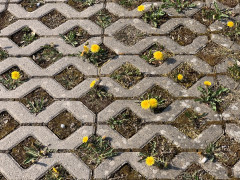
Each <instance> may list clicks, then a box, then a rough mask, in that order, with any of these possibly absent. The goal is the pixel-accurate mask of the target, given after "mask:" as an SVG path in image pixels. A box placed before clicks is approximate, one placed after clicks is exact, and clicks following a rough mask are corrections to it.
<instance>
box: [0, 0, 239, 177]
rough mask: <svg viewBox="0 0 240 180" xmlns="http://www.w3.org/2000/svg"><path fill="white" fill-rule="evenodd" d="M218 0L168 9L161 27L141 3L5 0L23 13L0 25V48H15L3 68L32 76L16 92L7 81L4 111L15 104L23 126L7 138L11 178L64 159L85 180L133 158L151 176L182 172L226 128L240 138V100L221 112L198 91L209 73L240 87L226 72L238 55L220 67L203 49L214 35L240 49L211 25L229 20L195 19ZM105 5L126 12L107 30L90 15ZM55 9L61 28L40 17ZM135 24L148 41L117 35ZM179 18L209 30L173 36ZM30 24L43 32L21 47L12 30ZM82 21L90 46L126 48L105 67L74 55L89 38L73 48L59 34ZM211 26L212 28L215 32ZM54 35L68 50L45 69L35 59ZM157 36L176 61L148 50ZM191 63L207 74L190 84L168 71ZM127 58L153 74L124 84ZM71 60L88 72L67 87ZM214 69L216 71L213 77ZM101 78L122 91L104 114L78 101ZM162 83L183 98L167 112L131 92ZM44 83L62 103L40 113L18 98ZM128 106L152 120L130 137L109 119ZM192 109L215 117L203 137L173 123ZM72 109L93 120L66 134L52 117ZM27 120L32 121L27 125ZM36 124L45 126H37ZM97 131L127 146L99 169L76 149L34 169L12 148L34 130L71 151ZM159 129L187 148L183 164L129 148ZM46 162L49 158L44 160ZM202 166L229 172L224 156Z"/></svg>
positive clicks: (2, 147)
mask: <svg viewBox="0 0 240 180" xmlns="http://www.w3.org/2000/svg"><path fill="white" fill-rule="evenodd" d="M213 1H214V0H206V2H203V1H197V2H195V3H196V5H197V9H192V10H188V11H186V12H184V13H183V14H179V13H177V12H176V11H175V10H174V9H168V10H166V12H167V13H168V14H170V15H172V16H174V18H171V19H170V20H168V21H167V22H166V23H164V24H163V25H162V26H161V27H160V28H153V27H152V26H150V25H149V24H147V23H145V22H143V21H142V20H141V18H140V17H141V15H142V12H138V11H137V9H133V10H127V9H125V8H123V7H122V6H120V5H119V4H117V3H115V2H112V1H111V0H103V1H101V2H99V3H97V4H95V5H93V6H91V7H88V8H87V9H85V10H83V11H81V12H79V11H77V10H75V9H74V8H72V7H71V6H69V5H68V4H67V3H66V2H67V0H45V4H44V5H43V6H41V7H39V8H38V9H37V10H35V11H33V12H28V11H26V10H25V9H24V8H23V7H22V6H21V5H20V4H19V3H20V2H21V0H0V13H1V12H4V11H5V10H7V11H8V12H10V13H11V14H12V15H14V16H15V17H16V18H17V21H16V22H14V23H12V24H10V25H8V26H7V27H5V28H3V29H2V30H1V31H0V47H1V48H2V49H5V50H6V51H7V52H8V54H9V57H8V58H7V59H5V60H3V61H1V62H0V74H2V73H3V72H5V71H6V70H8V69H10V68H11V67H13V66H18V67H19V68H20V69H21V70H22V71H24V72H25V73H26V74H27V75H28V76H29V77H30V80H29V81H27V82H25V83H23V84H22V85H21V86H19V87H17V88H16V89H15V90H11V91H10V90H7V89H6V88H5V87H4V86H3V85H2V84H0V111H7V112H8V113H9V114H10V115H11V116H12V117H13V118H14V119H15V120H16V121H17V122H18V123H19V124H20V126H19V127H18V128H17V129H16V130H14V131H13V132H11V133H10V134H8V135H7V136H6V137H4V138H2V139H1V140H0V173H1V174H3V175H4V177H6V178H7V179H13V180H16V179H25V180H26V179H38V178H40V177H41V176H42V175H43V174H44V173H46V171H47V170H48V169H49V168H51V167H52V166H53V165H55V164H57V163H58V164H61V165H62V166H64V168H66V169H67V170H68V171H69V173H70V174H71V175H72V176H74V177H76V178H77V179H91V178H94V179H95V178H96V179H105V178H109V177H110V176H111V175H112V174H113V173H115V172H116V171H117V170H118V169H119V168H120V167H121V166H123V165H124V164H125V163H129V164H130V165H131V166H132V167H133V168H134V169H135V170H136V171H138V172H139V173H140V174H142V175H143V176H144V177H146V178H147V179H152V178H157V179H166V178H167V179H175V178H176V177H177V176H178V175H179V174H180V173H181V172H183V171H184V170H186V169H187V167H189V166H190V165H191V164H193V163H199V162H200V160H201V158H200V156H199V155H198V154H197V150H199V149H204V148H206V147H207V145H208V144H210V143H213V142H215V141H216V140H217V139H219V138H220V137H221V136H222V135H223V134H224V133H226V134H227V135H228V136H230V137H232V138H234V139H235V141H237V142H239V143H240V133H239V132H240V126H239V125H238V123H239V122H238V121H239V118H240V110H239V109H240V102H239V99H238V100H237V101H235V102H233V103H232V104H230V106H229V107H228V108H227V109H225V110H224V112H223V113H222V114H217V113H215V112H214V111H213V110H212V109H211V108H209V107H208V106H206V105H205V104H200V103H198V102H195V101H194V100H193V98H192V97H199V96H200V93H199V91H198V90H197V87H198V86H200V85H202V84H203V82H204V81H205V80H210V81H211V82H219V83H220V84H222V85H224V86H226V87H228V88H230V89H231V90H234V91H236V90H238V91H239V89H238V88H239V83H238V82H236V81H234V80H233V79H231V78H230V77H229V76H227V75H223V74H224V73H226V71H227V67H228V64H229V63H230V62H233V60H232V59H230V58H228V59H224V61H223V62H222V63H219V64H218V65H216V66H214V67H213V66H210V65H209V64H208V63H206V62H205V61H203V60H201V59H200V58H198V57H197V56H196V53H197V52H198V51H199V50H200V49H202V48H203V47H205V46H206V44H207V42H208V41H210V40H211V41H213V42H215V43H217V44H219V45H222V46H224V47H226V48H228V49H231V50H234V51H239V50H240V45H239V44H237V43H235V42H231V41H229V40H228V39H226V38H225V37H223V36H220V35H218V34H211V31H214V30H216V29H218V28H221V27H223V26H224V23H223V22H218V21H216V22H214V23H213V24H211V25H210V26H209V27H206V26H205V25H203V24H201V23H200V22H198V21H197V20H195V19H193V18H192V16H193V15H194V14H195V13H197V11H198V10H199V9H200V8H201V7H202V6H205V5H207V6H211V3H212V2H213ZM143 4H144V5H145V7H146V11H147V10H148V9H150V7H151V5H152V4H153V5H154V6H159V5H161V2H157V1H156V2H155V3H152V2H145V3H143ZM218 4H219V7H224V5H222V4H221V3H219V2H218ZM104 8H106V9H107V10H108V11H109V12H110V13H112V14H114V15H115V16H117V17H118V18H119V19H118V20H117V21H116V22H114V23H113V24H111V25H110V26H108V27H107V28H105V29H102V28H101V27H100V26H98V25H97V24H96V23H94V22H93V21H91V20H90V19H89V18H90V17H91V16H92V15H94V14H96V13H97V12H99V11H100V10H102V9H104ZM53 9H55V10H57V11H58V12H60V13H61V14H62V15H63V16H65V17H66V18H67V21H66V22H64V23H63V24H61V25H60V26H58V27H56V28H55V29H50V28H48V27H47V26H45V25H44V24H43V23H42V22H41V21H40V20H39V18H40V17H42V16H44V15H45V14H47V13H49V12H51V11H52V10H53ZM239 10H240V4H238V5H237V6H236V7H235V8H233V11H235V12H239ZM236 19H240V16H237V17H236ZM0 21H1V17H0ZM128 25H131V26H134V27H135V28H137V29H139V30H140V31H142V32H144V33H147V34H149V35H150V36H148V37H146V38H144V39H142V40H140V41H139V42H137V43H136V44H135V45H133V46H131V47H129V46H126V45H124V44H123V43H121V42H120V41H118V40H116V39H115V38H114V34H115V33H116V32H118V31H119V30H121V29H122V28H124V27H126V26H128ZM179 25H183V26H185V27H186V28H188V29H190V30H191V31H192V32H194V33H197V34H201V35H198V37H197V38H195V39H194V40H193V42H192V43H191V44H189V45H187V46H181V45H179V44H178V43H176V42H175V41H173V40H172V39H171V38H170V37H169V36H168V34H169V33H170V32H171V31H173V30H174V29H175V28H176V27H178V26H179ZM25 26H28V27H29V28H31V29H32V30H33V31H34V32H36V33H37V34H38V35H39V36H40V38H39V39H37V40H35V41H34V42H33V43H31V44H30V45H28V46H25V47H18V46H17V45H16V44H15V43H14V42H13V41H12V40H11V39H10V38H9V37H10V36H11V35H12V34H14V33H16V32H18V31H19V30H21V29H22V28H23V27H25ZM76 26H79V27H81V28H82V29H84V30H85V31H87V32H88V34H89V35H90V36H91V37H90V39H88V40H87V41H88V42H89V44H90V45H91V44H104V45H105V46H106V47H108V48H109V49H111V50H112V51H114V52H115V53H116V54H117V55H118V56H117V58H116V59H111V60H109V61H108V62H106V63H105V64H104V65H103V66H102V67H99V68H97V67H95V66H94V65H92V64H90V63H88V62H85V61H83V60H82V59H81V58H80V59H79V58H77V57H70V56H67V55H68V54H74V53H78V52H79V51H80V50H81V49H82V48H83V45H84V44H81V45H80V46H79V47H73V46H71V45H69V44H67V43H66V42H65V41H64V40H63V39H62V38H61V37H59V36H58V35H59V34H64V33H66V32H68V31H69V30H70V29H72V28H74V27H76ZM207 32H210V35H209V36H208V35H207ZM49 42H54V44H55V45H57V47H56V49H57V50H58V51H59V52H61V53H62V54H63V56H64V57H63V58H61V59H60V60H58V61H57V62H55V63H53V64H52V65H50V66H49V67H47V68H45V69H42V68H41V67H40V66H38V65H37V64H36V63H34V62H33V61H32V59H31V58H30V56H31V55H32V54H34V53H35V52H37V51H38V50H39V49H40V47H41V46H43V45H45V44H47V43H49ZM156 42H161V44H162V45H163V46H164V47H165V48H166V49H168V50H169V51H171V52H172V53H173V54H174V57H173V59H175V62H174V63H164V64H163V65H162V66H159V67H154V66H151V65H149V64H148V63H146V62H145V61H144V60H143V59H142V58H141V57H140V54H141V53H142V52H144V51H145V50H146V49H148V48H149V47H150V46H151V45H153V44H154V43H156ZM183 62H187V63H188V64H190V65H191V66H192V67H193V69H195V70H196V71H198V72H199V73H202V74H204V77H202V78H200V79H199V80H198V81H197V82H196V83H195V84H194V85H193V86H192V87H190V88H189V89H185V88H184V87H182V86H181V85H179V84H177V83H176V82H174V81H173V80H172V79H170V78H168V77H166V76H162V75H164V74H167V73H170V72H171V70H173V69H175V68H176V67H177V66H178V65H179V64H181V63H183ZM124 63H130V64H132V65H133V66H135V67H136V68H138V69H139V70H140V72H142V73H144V74H145V75H147V77H144V78H143V79H142V80H141V81H140V82H138V83H137V84H136V85H134V86H133V87H132V88H130V89H125V88H123V87H122V86H121V85H120V84H118V83H117V82H116V81H114V80H113V79H111V78H110V77H109V75H110V74H112V73H113V72H114V71H115V70H116V69H118V68H119V67H120V66H122V65H123V64H124ZM69 65H73V66H75V67H76V68H77V69H78V70H79V71H80V72H82V73H83V74H84V75H85V77H86V78H85V80H84V81H83V82H81V83H80V84H79V85H77V86H76V87H75V88H73V89H71V90H66V89H65V88H64V87H62V85H60V84H59V83H58V82H57V81H55V80H54V78H53V76H54V75H56V74H57V73H59V72H61V71H62V70H64V69H65V68H66V67H67V66H69ZM216 73H217V74H216ZM218 73H221V74H218ZM213 74H215V76H212V75H213ZM96 77H101V79H102V81H101V85H104V86H106V87H107V88H108V90H109V92H110V93H111V94H113V95H114V97H116V98H118V99H117V100H115V101H114V102H113V103H111V104H110V105H109V106H107V107H106V108H105V109H103V110H102V111H101V112H99V113H98V114H94V113H93V112H91V111H90V110H89V109H88V108H87V107H86V106H85V105H84V104H83V103H82V102H81V101H79V100H78V98H80V97H82V96H83V95H85V94H86V93H87V92H88V91H89V90H90V87H89V84H90V83H91V81H92V80H94V79H95V78H96ZM154 85H159V86H160V87H161V88H163V89H165V90H167V91H168V92H169V93H170V94H171V95H172V96H174V97H175V100H174V102H173V103H171V104H170V105H169V106H168V107H167V108H166V109H165V110H164V111H163V112H162V113H160V114H153V113H151V112H147V111H146V110H143V109H141V107H140V106H139V104H137V103H136V100H130V99H129V98H131V97H139V96H141V95H142V94H143V93H144V92H145V91H147V90H148V89H149V88H150V87H153V86H154ZM37 87H42V88H43V89H44V90H46V91H47V93H48V94H49V95H50V96H52V97H53V98H54V100H55V102H54V103H52V104H51V105H50V106H49V107H47V108H46V109H45V110H44V111H42V112H41V113H39V114H38V115H33V114H31V113H30V112H29V110H27V108H26V107H24V106H23V105H22V104H21V103H20V102H18V101H16V100H15V99H19V98H23V97H24V96H26V95H27V94H28V93H30V92H31V91H33V90H34V89H36V88H37ZM126 108H129V109H131V110H132V111H133V112H134V113H135V114H136V115H137V116H138V117H140V118H141V119H143V120H144V122H146V123H147V124H146V125H144V126H143V128H142V129H140V130H139V131H138V132H137V133H136V134H135V135H134V136H132V137H131V138H129V139H126V138H124V137H123V136H122V135H121V134H119V133H118V132H117V131H114V130H113V129H111V128H110V127H109V126H108V125H107V121H108V120H109V119H110V118H111V117H114V116H116V115H117V114H119V113H121V112H122V111H123V110H124V109H126ZM187 108H192V109H194V110H195V111H197V112H207V113H208V115H207V117H206V118H207V121H208V122H210V123H211V124H210V125H209V126H208V127H207V128H206V129H205V130H204V131H202V133H201V134H200V135H199V136H198V137H197V138H195V139H190V138H189V137H187V136H186V135H185V134H183V133H182V132H181V131H179V130H178V129H177V128H176V127H174V126H172V125H169V123H171V122H173V121H174V120H175V119H176V118H177V117H178V116H179V114H181V113H182V112H183V111H184V110H185V109H187ZM64 110H67V111H69V112H71V113H72V114H73V115H74V117H75V118H76V119H78V120H81V122H83V123H86V124H85V125H83V126H82V127H81V128H79V129H78V130H77V131H75V132H74V133H73V134H71V135H70V136H69V137H68V138H66V139H64V140H60V139H59V138H58V137H57V136H56V135H55V134H54V133H53V132H52V131H51V130H50V129H48V128H47V126H46V124H47V123H48V122H49V121H51V120H52V119H53V118H54V117H56V116H57V115H58V114H59V113H61V112H62V111H64ZM237 119H238V121H237ZM26 123H28V124H30V125H26ZM34 123H40V124H42V125H41V126H39V125H34ZM92 134H98V135H101V136H107V137H110V138H111V139H112V141H111V145H112V147H113V148H114V149H120V150H122V153H121V155H120V156H116V157H114V158H113V159H111V160H105V161H104V162H102V163H101V164H100V165H99V166H98V167H97V168H96V169H94V170H91V169H90V168H89V167H88V166H87V165H86V164H84V162H83V161H82V160H81V159H80V158H78V157H77V156H75V155H74V154H72V153H61V152H60V153H53V155H52V156H51V157H50V158H47V159H40V161H39V163H37V164H34V165H32V166H31V167H30V168H28V169H23V168H21V167H20V166H19V165H18V164H17V162H16V161H15V160H14V159H13V158H12V157H11V156H10V154H9V150H11V149H12V148H13V147H14V146H16V145H17V144H18V143H20V142H21V141H22V140H23V139H25V138H26V137H28V136H34V137H35V138H36V139H38V140H39V141H40V142H42V143H43V144H44V145H50V146H49V148H50V149H57V150H71V149H75V148H77V147H78V146H79V145H80V144H81V143H82V138H83V137H84V136H91V135H92ZM156 135H162V136H164V137H165V138H166V139H168V140H169V141H171V142H173V143H174V144H175V145H176V146H177V147H179V148H181V151H182V152H180V153H179V154H178V155H177V156H175V158H174V159H173V160H172V162H171V164H173V165H174V167H175V168H174V169H167V170H159V169H157V168H155V167H148V166H146V165H145V164H144V163H140V162H138V161H139V156H138V152H135V151H134V152H131V151H130V152H129V151H128V150H129V149H141V148H142V147H143V146H144V145H146V144H147V143H148V142H149V141H150V140H151V139H152V138H153V137H155V136H156ZM41 164H44V166H43V165H41ZM201 167H202V168H203V169H204V170H205V171H207V172H208V173H209V174H211V175H212V176H214V177H215V178H216V179H228V178H229V177H228V169H227V168H226V167H224V165H222V164H221V163H220V162H211V161H208V162H206V163H204V164H201ZM230 171H231V172H232V174H233V177H235V178H240V161H239V162H237V163H236V164H235V165H234V167H233V168H232V169H231V170H230Z"/></svg>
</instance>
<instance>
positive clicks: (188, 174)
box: [176, 164, 215, 180]
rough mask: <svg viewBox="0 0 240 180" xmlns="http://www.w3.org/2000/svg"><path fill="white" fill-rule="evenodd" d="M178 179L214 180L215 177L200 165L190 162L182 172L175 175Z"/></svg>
mask: <svg viewBox="0 0 240 180" xmlns="http://www.w3.org/2000/svg"><path fill="white" fill-rule="evenodd" d="M176 179H178V180H187V179H189V180H190V179H195V180H200V179H202V180H215V177H214V176H212V175H210V174H209V173H208V172H206V171H205V170H204V169H203V168H202V167H201V166H200V165H198V164H192V165H190V166H189V167H188V168H187V169H186V170H185V171H184V172H182V173H181V174H180V175H179V176H177V177H176Z"/></svg>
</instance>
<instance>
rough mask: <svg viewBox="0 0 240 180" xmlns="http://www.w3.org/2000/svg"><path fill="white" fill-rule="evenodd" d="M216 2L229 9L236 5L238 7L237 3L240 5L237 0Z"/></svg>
mask: <svg viewBox="0 0 240 180" xmlns="http://www.w3.org/2000/svg"><path fill="white" fill-rule="evenodd" d="M217 1H218V2H220V3H222V4H223V5H226V6H228V7H231V8H234V7H235V6H236V5H238V3H240V1H239V0H217Z"/></svg>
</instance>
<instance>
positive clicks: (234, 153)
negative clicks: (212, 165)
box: [213, 135, 240, 168]
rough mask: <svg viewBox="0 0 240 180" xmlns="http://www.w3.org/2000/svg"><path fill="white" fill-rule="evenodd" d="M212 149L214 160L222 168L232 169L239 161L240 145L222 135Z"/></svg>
mask: <svg viewBox="0 0 240 180" xmlns="http://www.w3.org/2000/svg"><path fill="white" fill-rule="evenodd" d="M213 147H214V150H213V152H214V158H215V160H217V161H218V162H221V163H222V164H223V165H224V166H226V167H228V168H232V167H233V166H234V165H235V164H236V163H237V162H238V161H239V159H240V143H238V142H237V141H235V140H234V138H231V137H229V136H227V135H223V136H222V137H221V138H220V139H219V140H217V142H216V143H214V144H213Z"/></svg>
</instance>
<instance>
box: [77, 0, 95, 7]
mask: <svg viewBox="0 0 240 180" xmlns="http://www.w3.org/2000/svg"><path fill="white" fill-rule="evenodd" d="M73 1H75V2H81V3H84V4H85V5H88V6H92V5H94V4H95V3H96V0H73Z"/></svg>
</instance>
